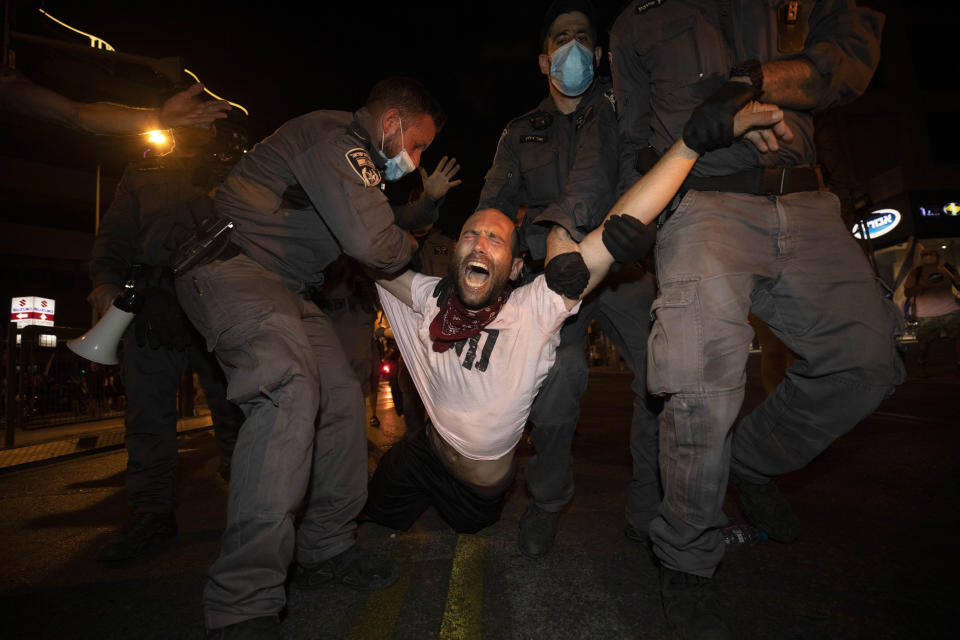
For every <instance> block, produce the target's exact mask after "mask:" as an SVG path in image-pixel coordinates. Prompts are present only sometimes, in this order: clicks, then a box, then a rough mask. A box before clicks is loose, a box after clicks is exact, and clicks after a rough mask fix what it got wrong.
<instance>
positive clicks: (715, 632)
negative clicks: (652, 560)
mask: <svg viewBox="0 0 960 640" xmlns="http://www.w3.org/2000/svg"><path fill="white" fill-rule="evenodd" d="M660 600H661V602H662V603H663V615H664V616H665V617H666V619H667V624H668V625H669V626H670V628H671V629H672V630H673V632H674V633H675V634H676V637H677V638H680V639H681V640H730V638H733V634H732V633H731V632H730V628H729V627H728V626H727V623H726V622H724V621H723V617H722V615H721V607H720V603H719V602H718V601H717V597H716V592H715V591H714V588H713V582H712V581H711V580H710V578H704V577H702V576H695V575H693V574H692V573H684V572H682V571H674V570H672V569H667V568H663V567H662V568H661V569H660Z"/></svg>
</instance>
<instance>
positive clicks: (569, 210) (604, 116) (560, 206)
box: [478, 78, 660, 529]
mask: <svg viewBox="0 0 960 640" xmlns="http://www.w3.org/2000/svg"><path fill="white" fill-rule="evenodd" d="M610 98H611V96H610V84H609V81H608V80H606V79H604V78H599V79H598V80H597V81H596V82H594V84H593V86H592V87H591V88H590V89H589V90H588V91H587V93H585V94H584V96H583V98H582V99H581V100H580V103H579V105H578V106H577V109H576V111H574V112H573V113H572V114H569V115H565V114H563V113H561V112H560V111H558V110H557V108H556V105H555V104H554V102H553V99H552V98H551V97H549V96H548V97H547V98H546V99H545V100H544V101H543V102H541V103H540V105H539V107H538V108H537V109H535V110H533V111H531V112H529V113H526V114H524V115H522V116H520V117H519V118H516V119H514V120H512V121H511V122H510V123H509V124H508V125H507V127H506V129H505V130H504V132H503V135H502V136H501V138H500V143H499V145H498V146H497V153H496V156H495V158H494V161H493V166H492V167H491V168H490V171H489V172H488V173H487V176H486V181H485V183H484V187H483V191H482V192H481V195H480V203H479V205H478V209H485V208H489V207H492V208H495V209H499V210H501V211H503V212H504V213H505V214H507V215H508V216H510V217H511V218H513V219H517V218H518V216H519V215H521V209H523V211H522V215H523V222H522V226H521V231H522V239H523V242H524V244H525V245H526V247H527V249H528V251H529V253H530V255H531V257H532V258H533V259H534V260H543V259H544V258H545V255H546V236H547V234H548V233H549V226H550V224H559V225H561V226H563V227H564V228H565V229H566V230H567V231H568V232H569V233H570V236H571V237H572V238H573V239H574V240H576V241H578V242H579V241H581V240H583V237H584V236H585V235H586V234H587V233H588V232H590V231H592V230H593V229H594V228H596V227H597V226H598V225H599V224H600V222H601V221H602V220H603V219H604V217H605V216H606V215H607V213H608V212H609V211H610V207H611V206H612V205H613V203H614V198H615V196H616V185H617V175H618V173H617V163H618V158H617V152H616V150H617V147H618V134H617V122H616V112H615V110H614V108H613V103H612V100H611V99H610ZM654 295H655V285H654V282H653V278H652V277H651V276H650V275H649V274H639V275H638V274H637V272H636V271H635V270H631V269H624V270H623V271H622V272H621V273H619V274H616V273H615V274H611V276H610V277H609V278H608V280H607V281H606V282H605V283H604V284H602V285H601V286H600V287H599V288H598V289H597V290H596V291H595V292H594V293H592V294H591V295H590V296H589V297H588V298H587V300H586V301H585V302H584V304H583V306H582V307H581V309H580V313H579V314H577V315H576V316H574V317H573V318H570V319H569V320H568V321H567V324H565V325H564V327H563V329H562V330H561V334H560V335H561V341H560V346H559V348H558V349H557V360H556V363H555V364H554V366H553V369H552V370H551V372H550V375H549V376H548V377H547V379H546V381H545V382H544V384H543V387H542V388H541V389H540V392H539V394H538V395H537V398H536V400H535V401H534V405H533V410H532V411H531V413H530V420H531V422H533V424H534V428H533V431H532V433H531V438H532V441H533V443H534V446H535V448H536V454H535V455H534V456H533V457H532V458H531V459H530V461H529V462H528V463H527V467H526V471H525V475H526V478H527V485H528V487H529V490H530V493H531V495H532V496H533V499H534V500H535V502H536V504H537V505H538V506H539V507H541V508H542V509H544V510H546V511H559V510H560V509H561V508H563V506H564V505H565V504H566V503H567V502H569V501H570V499H571V498H572V497H573V493H574V483H573V470H572V466H573V458H572V455H571V450H570V446H571V441H572V438H573V434H574V431H575V430H576V426H577V421H578V419H579V414H580V397H581V396H582V395H583V393H584V391H585V390H586V386H587V362H586V356H585V349H584V347H585V345H584V342H585V337H586V333H587V328H588V326H589V324H590V322H591V320H596V321H597V323H598V324H599V326H600V327H601V329H602V330H603V332H604V333H605V334H606V335H607V336H608V337H609V338H610V339H611V340H612V341H613V343H614V344H615V345H616V347H617V349H618V350H619V352H620V354H621V355H623V357H624V359H625V360H626V361H627V363H628V364H629V365H630V367H631V369H632V370H633V372H634V379H633V392H634V411H633V422H632V425H631V450H632V451H633V454H634V478H633V481H632V482H631V485H630V491H629V493H628V499H627V520H628V521H629V522H630V523H631V524H632V525H633V526H635V527H638V528H640V529H646V527H647V523H648V522H649V521H650V519H651V518H652V517H653V516H654V515H655V514H656V508H657V505H658V504H659V502H660V485H659V476H658V473H657V434H656V429H657V420H656V416H655V415H654V413H653V412H652V411H651V410H650V408H649V407H648V406H647V401H646V382H645V377H644V376H645V372H644V369H645V363H646V347H647V335H648V330H649V309H650V304H651V302H652V301H653V297H654Z"/></svg>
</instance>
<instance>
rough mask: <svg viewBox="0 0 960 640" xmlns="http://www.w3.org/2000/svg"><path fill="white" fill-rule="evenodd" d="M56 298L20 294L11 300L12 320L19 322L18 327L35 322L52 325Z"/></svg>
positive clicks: (36, 323) (21, 327) (41, 324)
mask: <svg viewBox="0 0 960 640" xmlns="http://www.w3.org/2000/svg"><path fill="white" fill-rule="evenodd" d="M56 306H57V305H56V300H54V299H53V298H40V297H38V296H20V297H17V298H13V299H11V301H10V322H16V323H17V329H23V328H24V327H26V326H29V325H32V324H35V325H40V326H41V327H52V326H53V316H54V310H55V309H56Z"/></svg>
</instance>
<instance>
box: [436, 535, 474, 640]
mask: <svg viewBox="0 0 960 640" xmlns="http://www.w3.org/2000/svg"><path fill="white" fill-rule="evenodd" d="M482 638H483V538H480V537H477V536H473V535H460V536H458V537H457V548H456V551H455V552H454V555H453V567H452V568H451V569H450V586H449V587H448V588H447V605H446V607H445V608H444V611H443V624H442V625H441V626H440V640H481V639H482Z"/></svg>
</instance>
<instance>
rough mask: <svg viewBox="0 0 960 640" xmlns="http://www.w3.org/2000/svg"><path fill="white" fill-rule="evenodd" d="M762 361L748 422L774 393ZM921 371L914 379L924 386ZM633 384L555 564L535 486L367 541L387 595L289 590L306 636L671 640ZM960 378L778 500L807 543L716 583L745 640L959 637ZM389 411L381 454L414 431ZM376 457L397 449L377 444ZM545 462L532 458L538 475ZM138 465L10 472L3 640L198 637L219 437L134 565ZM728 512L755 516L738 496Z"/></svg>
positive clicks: (590, 433) (842, 446) (91, 459)
mask: <svg viewBox="0 0 960 640" xmlns="http://www.w3.org/2000/svg"><path fill="white" fill-rule="evenodd" d="M756 370H757V367H756V361H755V359H751V366H750V369H749V371H750V373H751V375H750V383H749V388H748V396H747V401H746V406H750V405H752V404H754V403H756V402H758V401H759V399H760V397H761V394H762V392H761V390H760V388H759V381H758V380H757V378H756V375H754V373H755V372H756ZM912 373H914V374H915V373H916V372H912ZM629 385H630V376H629V374H627V373H617V372H613V371H607V372H602V371H595V372H593V373H592V375H591V381H590V387H589V390H588V392H587V394H586V396H585V398H584V401H583V413H582V419H581V423H580V428H579V432H578V436H577V439H576V442H575V473H576V481H577V494H576V498H575V499H574V501H573V503H572V504H571V505H570V507H569V508H568V509H567V510H566V512H565V513H564V515H563V517H562V519H561V528H560V533H559V535H558V538H557V543H556V546H555V547H554V549H553V551H552V552H551V553H550V554H549V555H548V556H547V557H545V558H543V559H540V560H531V559H528V558H526V557H524V556H522V555H521V554H520V552H519V551H518V549H517V547H516V527H517V521H518V519H519V517H520V514H521V513H522V512H523V509H524V507H525V505H526V502H527V496H526V494H525V491H524V489H523V486H524V485H523V476H522V472H521V474H519V476H518V479H517V484H516V486H515V489H514V490H513V492H512V493H511V495H510V498H509V501H508V504H507V506H506V509H505V511H504V514H503V519H502V520H501V521H500V522H499V523H498V524H496V525H495V526H493V527H490V528H489V529H487V530H485V531H483V532H481V533H480V534H478V535H473V536H469V535H464V536H458V535H456V534H455V533H453V532H452V531H451V530H450V529H449V528H447V526H446V525H445V524H444V523H443V522H442V521H441V520H440V519H439V517H438V516H437V515H436V513H435V512H433V511H428V512H427V513H426V514H424V516H423V517H421V519H420V520H419V521H418V522H417V523H416V525H415V526H414V527H413V528H412V529H411V530H410V531H409V532H403V533H396V534H394V533H393V532H391V531H389V530H387V529H384V528H381V527H379V526H377V525H363V526H362V527H361V529H360V533H359V536H360V539H361V543H363V544H366V545H370V546H372V547H375V548H377V549H380V550H382V551H384V552H388V553H390V554H392V556H393V558H394V559H395V561H396V562H397V563H398V564H399V565H400V567H401V569H402V575H401V578H400V580H399V581H398V583H397V584H396V585H394V586H393V587H391V588H390V589H388V590H385V591H382V592H377V593H373V594H364V593H357V592H353V591H349V590H346V589H343V588H340V587H333V586H330V587H327V588H324V589H321V590H319V591H314V592H299V591H297V590H294V589H291V592H290V597H289V602H288V608H287V612H286V618H285V620H284V623H283V627H284V630H285V633H286V634H287V637H288V638H291V639H300V638H303V639H307V638H309V639H331V640H333V639H338V640H339V639H343V638H350V639H356V640H367V639H374V638H396V639H411V640H413V639H421V638H444V639H460V638H464V639H474V638H487V639H501V638H504V639H513V638H516V639H521V638H532V639H539V638H550V639H564V638H591V639H592V638H605V639H606V638H663V637H667V635H666V625H665V622H664V619H663V615H662V612H661V609H660V602H659V595H658V590H657V572H656V569H655V568H654V566H653V564H652V562H651V561H650V560H649V557H648V556H647V554H646V552H645V551H644V550H643V549H642V548H640V547H638V546H636V544H635V543H632V542H631V541H630V540H628V539H627V538H626V537H625V536H624V534H623V530H624V520H623V503H624V489H625V486H626V483H627V481H628V478H629V475H630V459H629V452H628V450H627V429H628V421H629V412H630V398H629ZM958 398H960V374H958V372H957V371H956V370H955V369H954V368H953V367H952V366H951V363H950V362H948V361H947V359H946V356H942V357H941V358H940V359H939V360H937V361H935V362H934V365H933V366H932V367H931V368H930V374H929V376H928V377H926V378H919V377H917V376H916V375H911V377H910V378H909V379H908V380H907V382H906V383H905V384H904V385H903V386H901V387H900V389H899V390H898V391H897V393H896V394H895V395H894V396H893V397H892V398H890V399H889V400H888V401H887V402H885V403H884V404H883V405H882V406H881V407H880V409H879V410H878V411H877V412H876V413H875V414H874V415H872V416H871V417H869V418H868V419H867V420H865V421H864V422H863V423H862V424H860V425H859V426H858V427H857V428H856V429H854V430H853V431H852V432H851V433H850V434H849V435H847V436H844V437H843V438H841V439H840V440H838V441H837V442H836V443H834V445H833V446H832V447H830V449H828V450H827V451H826V452H825V453H824V454H822V455H821V456H820V457H819V458H817V459H816V460H815V461H814V462H813V463H812V464H811V465H810V466H809V467H807V468H806V469H804V470H802V471H799V472H795V473H793V474H790V475H788V476H785V477H784V478H782V480H781V482H780V486H781V488H782V490H783V491H784V493H785V494H786V495H787V496H788V498H789V499H790V500H791V502H792V504H793V505H794V508H795V510H796V511H797V513H798V515H799V516H800V517H801V519H802V521H803V524H804V528H803V534H802V537H801V539H800V540H799V541H797V542H796V543H794V544H792V545H780V544H776V543H772V542H766V543H762V544H760V545H759V546H756V547H754V548H750V549H745V550H740V551H737V552H736V553H729V554H728V555H727V558H726V559H725V560H724V562H723V564H722V565H721V568H720V571H719V572H718V574H717V578H716V580H717V584H718V586H719V587H720V589H721V593H722V597H723V600H724V602H725V604H726V606H727V610H728V615H729V619H730V622H731V623H732V625H733V626H734V628H735V629H737V631H738V632H739V637H742V638H758V639H766V638H769V639H780V638H788V639H799V638H810V639H813V638H817V639H820V638H897V639H901V638H947V637H949V638H953V637H956V634H957V628H958V626H960V625H958V624H957V622H956V619H957V604H956V602H957V595H958V593H957V592H958V589H957V587H956V581H955V579H954V575H955V573H956V569H957V566H958V563H957V550H956V549H957V547H956V543H955V542H954V540H953V537H954V536H955V535H956V533H957V531H958V520H960V518H958V515H957V506H958V504H960V501H958V487H960V482H958V480H960V478H958V467H960V465H958V462H957V455H958V451H960V447H958V445H960V419H958V418H957V410H956V408H957V406H958ZM388 404H389V398H386V397H382V398H381V409H380V411H379V414H380V417H381V420H383V426H382V428H381V429H380V430H378V431H371V432H370V433H371V436H372V439H373V444H372V445H371V454H372V456H373V457H374V458H375V457H376V455H377V454H378V453H379V450H380V448H381V447H382V446H385V444H386V443H388V442H389V441H390V439H392V438H395V437H397V436H398V435H399V433H400V432H401V431H402V425H401V424H400V423H399V422H398V420H397V418H396V416H394V415H393V414H392V410H391V409H389V406H388ZM377 445H380V446H379V447H378V446H377ZM528 455H529V451H527V450H525V451H524V452H523V456H522V457H521V464H522V463H523V461H524V460H525V459H526V457H527V456H528ZM124 464H125V455H124V454H123V452H122V451H111V452H103V453H96V454H91V455H89V456H84V457H80V458H74V459H71V460H67V461H62V462H56V463H51V464H45V465H40V466H32V467H29V468H23V469H13V470H8V471H6V472H4V473H2V474H0V636H2V637H4V638H11V639H12V638H98V639H104V638H200V637H202V636H203V624H202V612H201V606H200V596H201V591H202V589H203V584H204V580H205V572H206V569H207V567H208V566H209V565H210V563H211V562H212V561H213V559H214V558H215V557H216V554H217V550H218V542H219V536H220V531H221V528H222V526H223V524H224V516H225V514H224V507H225V497H226V485H225V484H224V483H223V482H222V481H221V480H220V479H219V478H218V477H217V475H216V468H217V464H216V450H215V443H214V440H213V437H212V435H211V434H210V433H209V432H206V431H204V432H199V433H193V434H188V435H184V436H181V439H180V463H179V469H178V477H177V486H176V491H177V496H178V503H179V507H178V514H177V515H178V520H179V523H180V531H181V532H180V536H179V537H178V539H177V542H176V545H175V546H173V548H172V549H170V550H168V551H166V552H164V553H160V554H157V555H154V556H152V557H150V558H147V559H144V560H142V561H139V562H137V563H134V564H130V565H127V566H123V567H115V568H105V567H103V566H101V565H100V564H98V563H97V562H96V560H95V559H94V555H95V552H96V550H97V548H98V547H99V545H100V544H102V542H103V539H104V538H105V537H106V535H107V534H109V533H110V532H111V531H112V530H113V529H114V527H116V526H117V525H118V524H119V523H121V522H122V521H123V519H124V517H125V515H126V506H125V496H124V493H123V486H122V477H123V468H124ZM726 511H727V514H728V516H729V517H730V518H731V519H732V520H738V519H742V516H741V514H740V512H739V510H738V507H737V505H736V500H735V494H733V492H732V491H731V493H729V494H728V498H727V509H726Z"/></svg>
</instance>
